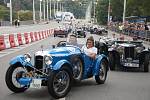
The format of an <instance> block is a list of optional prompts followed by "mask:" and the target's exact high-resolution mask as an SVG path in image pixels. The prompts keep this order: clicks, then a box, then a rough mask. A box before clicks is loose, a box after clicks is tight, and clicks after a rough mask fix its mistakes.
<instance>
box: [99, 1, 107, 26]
mask: <svg viewBox="0 0 150 100" xmlns="http://www.w3.org/2000/svg"><path fill="white" fill-rule="evenodd" d="M107 14H108V0H99V1H98V4H97V7H96V17H97V21H98V23H99V24H107Z"/></svg>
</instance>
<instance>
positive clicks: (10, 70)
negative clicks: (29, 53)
mask: <svg viewBox="0 0 150 100" xmlns="http://www.w3.org/2000/svg"><path fill="white" fill-rule="evenodd" d="M16 69H22V70H23V69H24V68H23V67H19V66H13V65H12V66H10V67H9V68H8V70H7V72H6V76H5V82H6V85H7V87H8V88H9V89H10V90H11V91H13V92H15V93H21V92H24V91H26V90H27V89H28V87H27V86H21V87H19V86H18V87H17V86H16V85H15V84H14V82H13V80H12V77H13V72H14V71H15V70H16ZM20 72H22V71H20ZM18 74H19V73H18ZM20 74H22V73H20ZM16 75H17V74H16ZM16 77H17V76H16ZM19 77H20V76H19ZM14 79H16V78H14ZM16 81H17V79H16ZM17 85H18V84H17Z"/></svg>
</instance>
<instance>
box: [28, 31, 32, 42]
mask: <svg viewBox="0 0 150 100" xmlns="http://www.w3.org/2000/svg"><path fill="white" fill-rule="evenodd" d="M28 40H29V43H31V36H30V33H28Z"/></svg>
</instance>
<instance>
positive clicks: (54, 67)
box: [52, 60, 72, 70]
mask: <svg viewBox="0 0 150 100" xmlns="http://www.w3.org/2000/svg"><path fill="white" fill-rule="evenodd" d="M65 64H66V65H69V66H70V68H72V67H71V64H70V62H69V61H67V60H60V61H58V62H57V63H56V64H55V65H54V66H53V67H52V69H53V70H59V69H60V68H61V67H62V66H63V65H65Z"/></svg>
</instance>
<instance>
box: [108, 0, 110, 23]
mask: <svg viewBox="0 0 150 100" xmlns="http://www.w3.org/2000/svg"><path fill="white" fill-rule="evenodd" d="M109 22H110V0H109V5H108V19H107V25H108V24H109Z"/></svg>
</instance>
